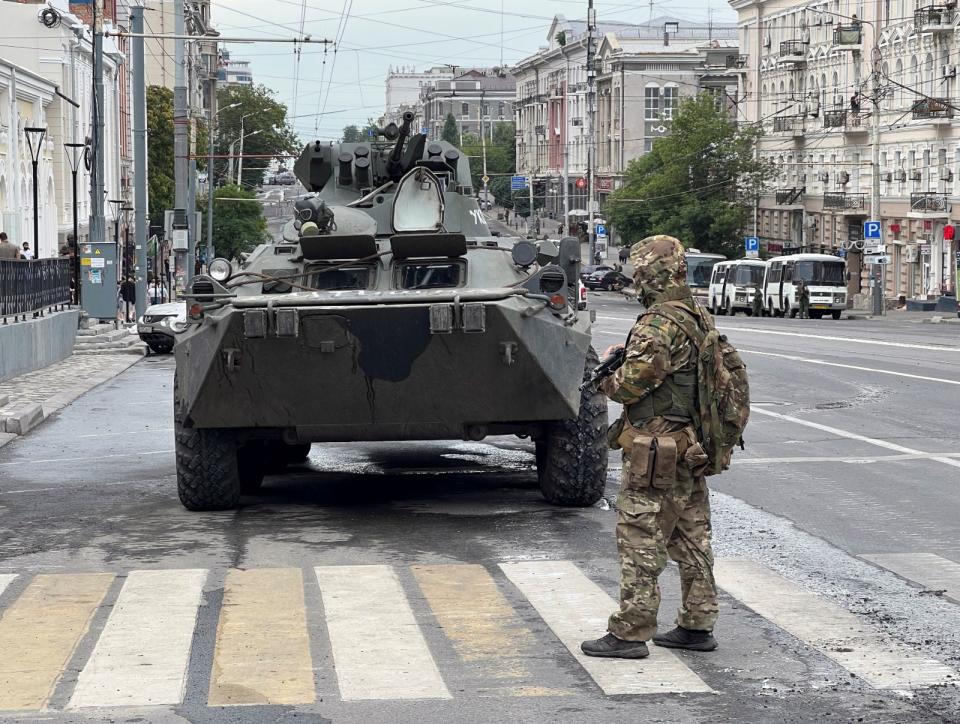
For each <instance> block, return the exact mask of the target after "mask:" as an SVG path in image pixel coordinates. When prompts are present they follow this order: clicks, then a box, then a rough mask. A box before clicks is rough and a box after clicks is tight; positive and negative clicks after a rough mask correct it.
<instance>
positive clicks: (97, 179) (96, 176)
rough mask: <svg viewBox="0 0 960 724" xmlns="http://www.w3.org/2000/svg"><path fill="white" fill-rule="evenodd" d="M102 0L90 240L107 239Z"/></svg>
mask: <svg viewBox="0 0 960 724" xmlns="http://www.w3.org/2000/svg"><path fill="white" fill-rule="evenodd" d="M103 106H104V94H103V0H94V3H93V123H92V124H91V125H92V126H93V129H92V130H93V134H92V135H93V143H92V146H93V148H92V151H93V163H92V164H91V167H90V241H92V242H103V241H107V220H106V218H105V217H104V215H103V197H104V195H105V194H106V191H105V190H104V184H103V181H104V179H103V174H104V163H103V148H102V146H103V136H104V124H103ZM78 242H79V240H78Z"/></svg>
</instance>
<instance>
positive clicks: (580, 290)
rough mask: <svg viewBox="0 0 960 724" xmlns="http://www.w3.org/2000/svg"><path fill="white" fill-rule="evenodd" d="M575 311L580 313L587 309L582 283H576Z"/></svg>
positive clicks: (584, 289) (585, 289) (584, 288)
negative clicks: (577, 310)
mask: <svg viewBox="0 0 960 724" xmlns="http://www.w3.org/2000/svg"><path fill="white" fill-rule="evenodd" d="M577 294H578V295H579V296H578V298H577V309H579V310H580V311H581V312H582V311H583V310H584V309H586V308H587V288H586V287H585V286H584V285H583V282H581V281H577Z"/></svg>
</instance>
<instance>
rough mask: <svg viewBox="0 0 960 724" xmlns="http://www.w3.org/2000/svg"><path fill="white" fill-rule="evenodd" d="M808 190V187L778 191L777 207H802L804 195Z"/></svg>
mask: <svg viewBox="0 0 960 724" xmlns="http://www.w3.org/2000/svg"><path fill="white" fill-rule="evenodd" d="M806 190H807V189H806V187H801V188H796V187H794V188H791V189H778V190H777V192H776V194H775V196H776V201H777V206H802V205H803V201H802V199H803V194H804V192H805V191H806Z"/></svg>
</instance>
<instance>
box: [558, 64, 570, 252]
mask: <svg viewBox="0 0 960 724" xmlns="http://www.w3.org/2000/svg"><path fill="white" fill-rule="evenodd" d="M560 52H562V53H563V57H564V59H565V60H566V63H567V71H566V73H565V74H564V76H563V78H564V82H563V233H562V234H561V235H560V236H561V238H562V237H564V236H566V235H567V234H569V233H570V57H569V56H568V55H567V54H566V53H565V52H564V51H563V50H561V51H560Z"/></svg>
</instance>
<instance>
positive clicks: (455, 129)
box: [440, 113, 460, 146]
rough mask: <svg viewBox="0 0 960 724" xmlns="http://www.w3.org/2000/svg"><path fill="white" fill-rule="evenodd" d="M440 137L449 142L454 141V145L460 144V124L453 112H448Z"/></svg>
mask: <svg viewBox="0 0 960 724" xmlns="http://www.w3.org/2000/svg"><path fill="white" fill-rule="evenodd" d="M440 137H441V138H442V139H443V140H444V141H446V142H447V143H452V144H453V145H454V146H459V145H460V126H458V125H457V119H456V118H454V117H453V114H452V113H448V114H447V118H446V120H444V122H443V132H442V133H441V134H440Z"/></svg>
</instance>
